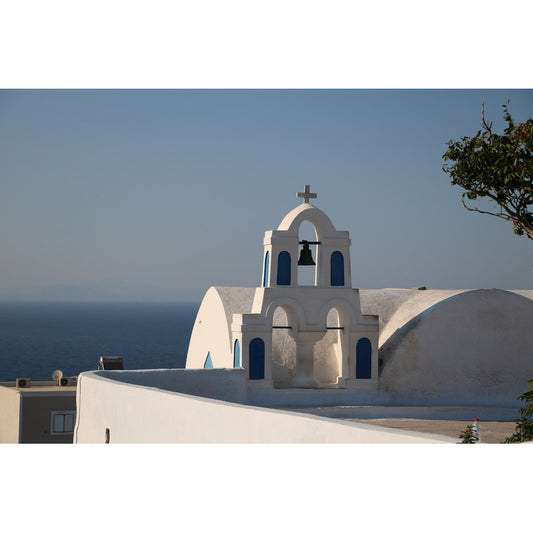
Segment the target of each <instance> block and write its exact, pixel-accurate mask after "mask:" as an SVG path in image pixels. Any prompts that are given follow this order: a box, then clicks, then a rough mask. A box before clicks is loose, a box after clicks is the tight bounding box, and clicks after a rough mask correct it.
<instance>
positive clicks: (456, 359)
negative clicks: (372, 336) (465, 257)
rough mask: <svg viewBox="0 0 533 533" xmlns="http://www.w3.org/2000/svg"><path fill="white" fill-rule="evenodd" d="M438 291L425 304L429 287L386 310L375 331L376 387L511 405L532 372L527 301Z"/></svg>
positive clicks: (502, 294) (532, 309) (532, 312)
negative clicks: (382, 326) (386, 319)
mask: <svg viewBox="0 0 533 533" xmlns="http://www.w3.org/2000/svg"><path fill="white" fill-rule="evenodd" d="M421 292H425V291H421ZM432 292H438V291H432ZM442 292H443V293H447V292H448V291H442ZM443 296H447V297H445V298H443V299H441V300H440V301H438V302H436V303H434V304H433V305H432V306H430V307H427V305H426V304H427V303H428V302H429V300H428V297H431V294H429V295H427V296H426V295H421V298H423V299H424V301H423V302H420V303H419V305H418V306H417V305H415V303H416V300H415V299H412V300H410V301H409V302H408V303H407V304H405V305H404V306H402V307H400V308H399V309H398V310H397V311H396V313H395V314H394V315H393V316H392V318H391V320H390V322H391V323H392V322H394V324H395V326H394V327H390V323H389V326H388V329H389V330H390V331H389V334H388V335H382V336H381V337H380V340H381V346H380V359H381V362H382V370H381V374H380V384H379V388H380V391H382V392H384V393H388V394H391V395H398V396H399V397H403V398H408V397H410V398H416V397H419V398H423V397H428V398H437V399H438V398H451V399H454V400H455V402H456V404H471V405H472V404H479V403H485V404H487V405H497V404H499V405H501V406H505V405H518V404H519V403H520V402H518V401H517V396H518V395H519V394H521V393H523V392H524V391H525V390H527V388H528V383H527V380H528V379H532V378H533V302H532V301H531V300H529V299H527V298H524V297H523V296H521V295H517V294H514V293H512V292H509V291H503V290H498V289H486V290H476V291H463V292H460V293H457V294H454V295H448V294H443ZM426 300H428V301H426ZM406 307H407V309H405V308H406ZM421 309H423V310H422V311H421ZM399 314H402V316H401V317H398V315H399Z"/></svg>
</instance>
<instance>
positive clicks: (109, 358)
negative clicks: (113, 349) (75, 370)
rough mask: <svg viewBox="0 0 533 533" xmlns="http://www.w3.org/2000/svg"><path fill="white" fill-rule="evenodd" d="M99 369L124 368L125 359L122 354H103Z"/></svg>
mask: <svg viewBox="0 0 533 533" xmlns="http://www.w3.org/2000/svg"><path fill="white" fill-rule="evenodd" d="M98 370H124V361H123V359H122V357H121V356H120V355H102V356H100V361H99V362H98Z"/></svg>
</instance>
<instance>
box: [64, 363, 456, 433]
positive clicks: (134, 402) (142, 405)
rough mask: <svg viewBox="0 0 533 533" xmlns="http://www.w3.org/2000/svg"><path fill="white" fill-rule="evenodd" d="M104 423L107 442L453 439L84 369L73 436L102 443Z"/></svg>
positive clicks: (80, 377) (80, 379)
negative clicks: (247, 402) (162, 386)
mask: <svg viewBox="0 0 533 533" xmlns="http://www.w3.org/2000/svg"><path fill="white" fill-rule="evenodd" d="M184 372H187V371H184ZM230 372H233V371H230ZM214 375H215V374H214V373H213V376H214ZM113 377H114V376H113ZM123 378H125V376H123ZM106 428H107V429H109V436H110V442H111V443H303V442H313V443H336V442H338V443H341V442H346V443H349V442H351V443H375V442H379V443H433V442H435V443H439V442H440V443H442V442H455V439H451V438H448V437H439V436H435V435H433V436H430V435H425V434H421V433H420V434H417V433H411V432H404V431H399V430H390V429H385V428H375V427H372V426H368V425H364V424H357V423H354V422H340V421H330V420H326V419H323V418H320V417H316V416H313V415H304V414H297V413H290V412H287V411H277V410H272V409H266V408H261V407H252V406H246V405H239V404H234V403H229V402H224V401H220V400H212V399H207V398H201V397H197V396H189V395H186V394H182V393H177V392H172V391H165V390H162V389H157V388H151V387H141V386H139V385H133V384H130V383H125V382H119V381H116V380H115V379H109V378H106V377H104V375H102V374H100V375H97V373H95V372H86V373H82V374H81V375H80V376H79V380H78V412H77V425H76V430H75V434H74V442H77V443H103V442H104V441H105V436H106Z"/></svg>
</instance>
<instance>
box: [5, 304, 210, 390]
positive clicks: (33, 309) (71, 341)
mask: <svg viewBox="0 0 533 533" xmlns="http://www.w3.org/2000/svg"><path fill="white" fill-rule="evenodd" d="M199 306H200V302H192V301H175V302H161V301H146V300H144V301H123V300H116V301H86V300H81V301H75V300H0V381H14V380H15V379H17V378H19V377H24V378H30V379H32V380H35V381H50V380H51V379H52V378H51V375H52V372H53V371H54V370H56V369H59V370H61V371H62V372H63V374H64V375H65V376H75V375H78V374H79V373H81V372H84V371H88V370H96V369H97V368H98V360H99V358H100V356H102V355H119V356H122V357H123V359H124V368H125V369H131V370H134V369H143V368H183V367H184V366H185V359H186V355H187V349H188V344H189V339H190V335H191V331H192V326H193V324H194V319H195V317H196V313H197V310H198V308H199Z"/></svg>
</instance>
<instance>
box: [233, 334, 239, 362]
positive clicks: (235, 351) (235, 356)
mask: <svg viewBox="0 0 533 533" xmlns="http://www.w3.org/2000/svg"><path fill="white" fill-rule="evenodd" d="M240 366H241V345H240V343H239V339H236V340H235V342H234V343H233V368H239V367H240Z"/></svg>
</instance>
